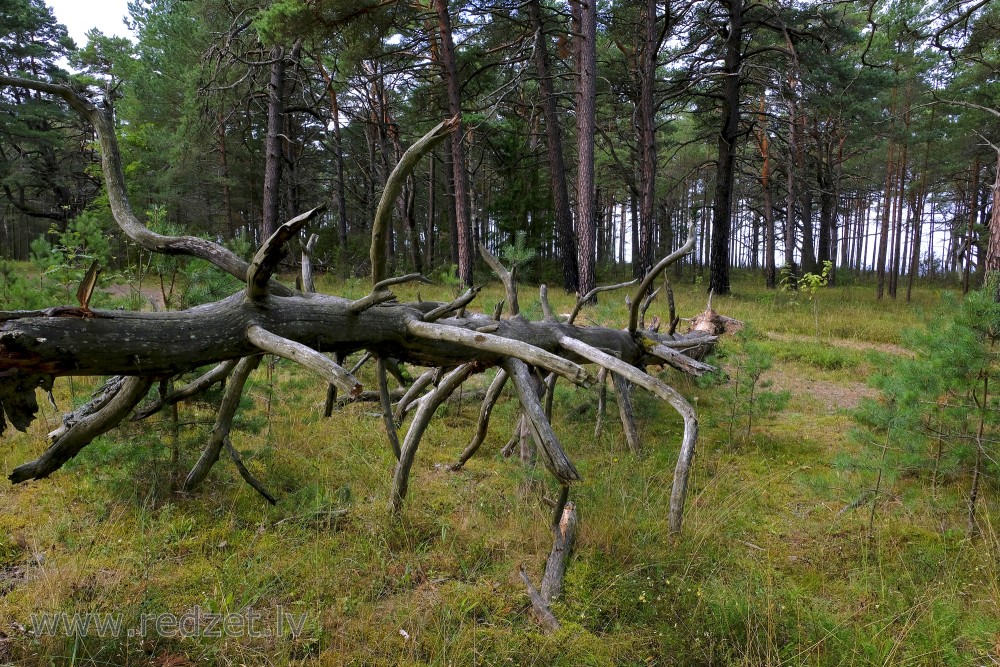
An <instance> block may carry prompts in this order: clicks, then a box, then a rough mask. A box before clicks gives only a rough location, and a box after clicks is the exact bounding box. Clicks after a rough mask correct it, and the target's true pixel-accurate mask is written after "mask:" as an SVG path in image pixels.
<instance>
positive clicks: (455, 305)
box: [424, 285, 483, 322]
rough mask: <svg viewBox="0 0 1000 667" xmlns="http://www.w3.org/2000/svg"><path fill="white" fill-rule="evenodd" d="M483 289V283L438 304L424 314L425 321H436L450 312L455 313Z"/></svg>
mask: <svg viewBox="0 0 1000 667" xmlns="http://www.w3.org/2000/svg"><path fill="white" fill-rule="evenodd" d="M482 289H483V287H482V285H480V286H479V287H470V288H469V289H467V290H466V291H465V293H464V294H462V296H460V297H458V298H457V299H455V300H454V301H452V302H450V303H446V304H444V305H443V306H438V307H437V308H435V309H434V310H432V311H431V312H429V313H426V314H424V322H436V321H437V320H439V319H441V318H442V317H444V316H445V315H447V314H448V313H453V312H455V311H456V310H461V309H462V308H465V307H466V306H467V305H469V304H470V303H472V300H473V299H475V298H476V295H478V294H479V292H480V290H482Z"/></svg>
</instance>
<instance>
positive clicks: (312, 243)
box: [301, 234, 319, 294]
mask: <svg viewBox="0 0 1000 667" xmlns="http://www.w3.org/2000/svg"><path fill="white" fill-rule="evenodd" d="M318 241H319V235H318V234H310V235H309V240H308V241H306V242H305V243H303V244H302V245H301V249H302V291H303V292H307V293H309V294H311V293H313V292H315V291H316V280H315V279H314V278H313V265H312V254H313V252H314V251H315V250H316V243H317V242H318Z"/></svg>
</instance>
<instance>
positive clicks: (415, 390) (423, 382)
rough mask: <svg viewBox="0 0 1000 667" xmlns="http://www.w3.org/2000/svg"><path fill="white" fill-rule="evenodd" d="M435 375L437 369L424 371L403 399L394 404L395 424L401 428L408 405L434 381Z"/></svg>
mask: <svg viewBox="0 0 1000 667" xmlns="http://www.w3.org/2000/svg"><path fill="white" fill-rule="evenodd" d="M436 374H437V369H434V368H432V369H431V370H429V371H424V373H423V374H421V375H420V377H418V378H417V379H416V380H414V381H413V384H411V385H410V386H409V388H408V389H407V390H406V393H404V394H403V397H402V398H400V399H399V403H397V404H396V412H395V414H394V415H393V416H394V417H395V419H396V424H397V425H398V426H402V424H403V420H404V419H405V418H406V413H407V412H408V411H409V409H410V405H412V404H413V402H414V400H416V398H417V396H419V395H420V392H422V391H423V390H424V389H426V388H427V387H428V386H430V384H431V383H432V382H433V381H434V376H435V375H436Z"/></svg>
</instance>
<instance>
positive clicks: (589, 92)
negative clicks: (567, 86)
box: [438, 0, 597, 294]
mask: <svg viewBox="0 0 1000 667" xmlns="http://www.w3.org/2000/svg"><path fill="white" fill-rule="evenodd" d="M438 1H440V0H438ZM572 9H573V16H574V24H575V28H576V30H575V31H574V32H575V39H574V40H573V41H574V43H575V44H576V70H577V79H576V119H577V120H576V133H577V156H578V164H577V177H576V188H577V192H576V206H577V236H578V239H579V246H578V255H577V259H578V262H577V263H578V266H579V270H580V285H579V292H580V293H581V294H586V293H587V292H589V291H590V290H592V289H593V288H594V287H595V286H596V284H597V274H596V257H595V254H596V241H597V239H596V233H597V225H596V221H595V219H594V216H595V214H596V212H595V210H594V204H595V199H596V190H595V181H594V138H595V134H596V132H595V120H596V109H595V107H596V96H597V3H596V1H595V0H573V2H572Z"/></svg>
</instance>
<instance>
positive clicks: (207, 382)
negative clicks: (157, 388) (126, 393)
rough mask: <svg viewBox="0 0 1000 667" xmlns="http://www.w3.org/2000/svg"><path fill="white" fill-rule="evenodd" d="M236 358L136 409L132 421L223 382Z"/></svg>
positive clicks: (231, 369) (232, 367)
mask: <svg viewBox="0 0 1000 667" xmlns="http://www.w3.org/2000/svg"><path fill="white" fill-rule="evenodd" d="M236 361H237V360H236V359H230V360H229V361H223V362H222V363H221V364H218V365H217V366H215V367H214V368H212V370H210V371H208V372H207V373H205V374H204V375H202V376H201V377H199V378H197V379H196V380H192V381H191V382H189V383H187V384H186V385H184V386H183V387H181V388H180V389H175V390H173V391H172V392H170V393H168V394H167V395H166V396H164V397H163V398H160V399H157V400H156V401H154V402H152V403H150V404H149V405H146V406H144V407H143V408H142V409H141V410H136V412H135V414H134V415H132V421H139V420H142V419H146V418H147V417H152V416H153V415H155V414H156V413H157V412H159V411H160V410H162V409H163V408H166V407H168V406H171V405H175V404H176V403H179V402H180V401H183V400H186V399H188V398H191V397H193V396H197V395H198V394H200V393H202V392H205V391H207V390H208V389H209V387H211V386H212V385H213V384H215V383H216V382H223V381H225V379H226V378H227V377H229V374H230V373H232V372H233V369H234V368H236Z"/></svg>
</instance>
